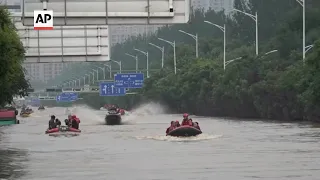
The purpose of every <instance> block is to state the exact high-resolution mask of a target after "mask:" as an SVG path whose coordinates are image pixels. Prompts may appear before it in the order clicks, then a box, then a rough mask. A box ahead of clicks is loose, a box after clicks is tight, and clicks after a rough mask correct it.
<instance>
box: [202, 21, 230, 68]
mask: <svg viewBox="0 0 320 180" xmlns="http://www.w3.org/2000/svg"><path fill="white" fill-rule="evenodd" d="M204 22H205V23H207V24H211V25H213V26H215V27H217V28H219V29H220V30H221V31H222V32H223V70H226V25H225V24H224V25H223V27H222V26H220V25H218V24H214V23H212V22H210V21H204Z"/></svg>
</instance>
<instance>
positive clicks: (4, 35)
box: [0, 7, 29, 106]
mask: <svg viewBox="0 0 320 180" xmlns="http://www.w3.org/2000/svg"><path fill="white" fill-rule="evenodd" d="M24 53H25V51H24V48H23V45H22V43H21V42H20V39H19V36H18V34H17V31H16V29H15V26H14V24H13V22H12V21H11V18H10V16H9V12H8V11H7V10H6V9H5V8H4V7H0V67H1V68H0V106H3V105H5V104H6V103H10V102H11V101H12V99H13V96H15V95H20V96H24V95H26V93H27V89H28V88H29V83H28V81H27V80H26V78H25V76H24V69H23V67H22V63H23V61H24Z"/></svg>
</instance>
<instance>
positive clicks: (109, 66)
mask: <svg viewBox="0 0 320 180" xmlns="http://www.w3.org/2000/svg"><path fill="white" fill-rule="evenodd" d="M103 65H104V66H105V67H108V68H109V78H110V79H111V75H112V72H111V71H112V68H111V65H108V64H103Z"/></svg>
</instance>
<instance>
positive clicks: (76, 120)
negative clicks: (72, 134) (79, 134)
mask: <svg viewBox="0 0 320 180" xmlns="http://www.w3.org/2000/svg"><path fill="white" fill-rule="evenodd" d="M79 124H80V119H79V118H77V116H76V115H72V117H71V127H72V128H75V129H79Z"/></svg>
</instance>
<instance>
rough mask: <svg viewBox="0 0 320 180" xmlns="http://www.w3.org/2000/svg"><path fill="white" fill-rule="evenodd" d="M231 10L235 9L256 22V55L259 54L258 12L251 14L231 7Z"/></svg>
mask: <svg viewBox="0 0 320 180" xmlns="http://www.w3.org/2000/svg"><path fill="white" fill-rule="evenodd" d="M233 11H237V12H239V13H242V14H244V15H246V16H249V17H250V18H251V19H253V20H254V21H255V22H256V55H258V54H259V33H258V12H256V14H255V15H252V14H249V13H246V12H243V11H240V10H239V9H233Z"/></svg>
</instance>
